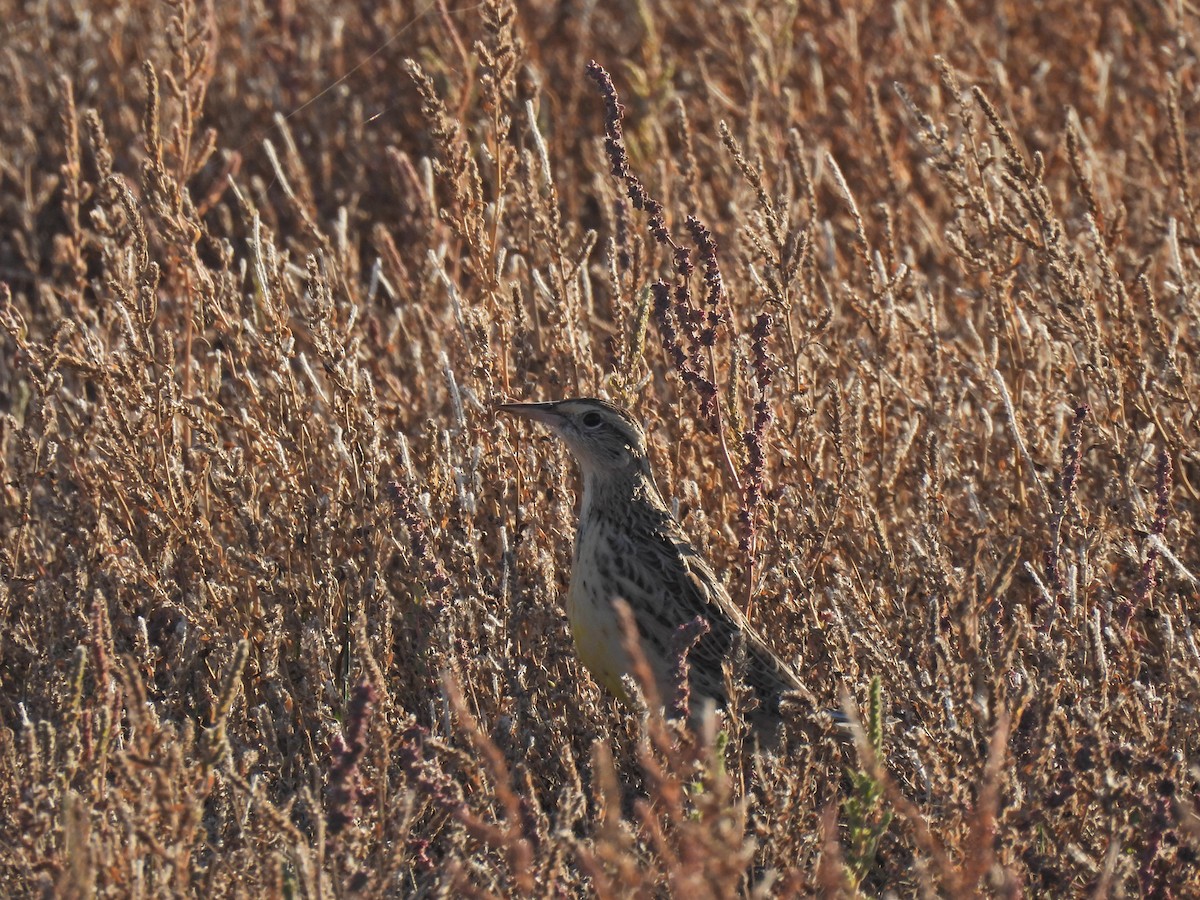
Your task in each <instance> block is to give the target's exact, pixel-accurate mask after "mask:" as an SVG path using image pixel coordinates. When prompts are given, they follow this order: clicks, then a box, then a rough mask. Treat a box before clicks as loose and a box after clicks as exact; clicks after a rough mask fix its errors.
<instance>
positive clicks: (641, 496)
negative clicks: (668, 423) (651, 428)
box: [498, 398, 813, 730]
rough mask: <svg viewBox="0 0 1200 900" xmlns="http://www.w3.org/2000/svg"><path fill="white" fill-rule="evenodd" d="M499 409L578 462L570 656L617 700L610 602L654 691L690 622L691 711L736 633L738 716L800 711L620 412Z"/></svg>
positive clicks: (597, 404)
mask: <svg viewBox="0 0 1200 900" xmlns="http://www.w3.org/2000/svg"><path fill="white" fill-rule="evenodd" d="M498 409H499V410H500V411H501V412H507V413H515V414H517V415H520V416H524V417H525V418H527V419H532V420H534V421H536V422H540V423H542V424H544V425H548V426H549V427H550V428H551V429H552V430H553V431H554V433H555V434H557V435H558V437H560V438H561V439H562V440H563V441H565V442H566V444H567V446H568V447H569V448H570V450H571V452H572V453H573V454H574V456H575V458H576V459H577V460H578V461H579V466H580V468H581V469H582V472H583V502H582V504H581V508H580V511H579V525H578V528H577V531H576V535H575V555H574V562H573V564H572V567H571V585H570V589H569V590H568V593H567V602H566V607H567V617H568V619H569V620H570V623H571V632H572V634H573V636H574V638H575V647H576V649H577V651H578V653H579V658H580V659H581V660H582V662H583V663H584V665H585V666H587V668H588V670H589V671H591V673H592V674H593V675H594V676H595V677H596V679H597V680H598V681H600V682H601V683H602V684H603V685H605V686H606V687H607V688H608V689H609V690H610V691H612V692H613V693H614V694H616V695H617V696H618V697H623V696H624V695H625V692H624V690H623V688H622V684H621V680H622V678H623V677H624V676H626V675H630V674H632V673H631V668H632V662H631V659H630V654H629V652H628V651H627V649H626V641H625V640H624V638H623V635H622V629H621V627H620V624H619V619H618V616H617V614H616V611H615V608H614V602H615V601H616V600H618V599H620V600H624V601H625V602H626V603H627V604H628V605H629V608H630V610H631V612H632V614H633V620H634V623H635V624H636V626H637V632H638V638H639V643H640V647H641V651H642V654H643V655H644V656H645V658H646V662H647V663H648V664H649V666H650V669H651V670H652V674H653V676H654V678H655V681H656V682H657V684H656V687H657V688H658V693H659V696H660V697H662V698H669V697H671V696H672V695H673V694H674V688H675V685H674V684H673V681H674V676H673V673H674V671H675V668H676V664H677V662H678V660H677V659H676V658H672V657H677V656H678V649H677V648H678V645H679V639H678V637H677V634H678V633H679V631H680V629H681V627H682V626H686V625H688V624H689V623H691V622H693V621H694V620H695V619H696V618H697V617H699V618H700V619H703V620H704V622H705V623H706V624H707V625H708V631H707V632H706V633H704V634H702V635H701V637H700V638H699V640H698V641H697V642H696V643H695V644H694V645H693V647H692V650H691V652H690V654H689V655H688V658H687V659H688V663H689V670H690V677H689V689H690V695H691V701H692V709H693V711H695V710H696V709H697V705H698V703H703V701H704V700H705V699H706V698H707V699H711V700H713V701H715V702H716V703H717V704H718V705H724V704H725V702H726V700H727V697H726V688H725V676H724V672H723V665H722V664H723V663H724V662H725V661H726V660H727V659H730V658H731V657H732V655H733V654H734V650H735V645H736V643H737V642H738V641H739V640H740V642H741V644H742V646H743V647H744V650H745V667H744V670H743V671H742V672H741V674H742V676H743V678H744V680H745V683H746V684H747V685H748V686H749V688H750V689H751V690H752V691H753V693H754V696H755V697H756V698H757V700H758V708H757V709H756V710H754V711H753V712H752V713H751V714H750V716H748V718H749V720H750V722H751V723H752V724H753V725H754V726H755V727H756V728H758V729H759V730H765V729H767V728H773V727H774V726H776V725H778V724H779V722H780V721H781V717H780V703H781V701H782V700H784V699H785V698H788V697H789V696H790V697H791V698H793V699H796V700H800V701H801V702H802V703H806V704H808V705H810V707H811V705H812V704H813V699H812V695H811V693H809V691H808V689H807V688H806V687H805V686H804V684H803V683H802V682H801V681H800V679H799V678H798V677H797V675H796V674H795V673H794V672H793V671H792V670H791V669H790V668H789V667H788V665H787V664H786V663H784V662H783V661H782V660H781V659H780V658H779V657H778V656H776V655H775V654H774V653H772V652H771V650H770V648H769V647H768V646H767V644H766V642H765V641H764V640H763V639H762V637H761V636H760V635H759V634H757V633H756V632H755V631H754V629H753V628H752V627H751V625H750V623H749V621H747V619H746V617H745V616H744V615H743V614H742V613H741V611H740V610H739V609H738V608H737V607H736V606H734V604H733V602H732V601H731V600H730V598H729V595H728V593H726V591H725V588H723V587H722V586H721V582H720V581H719V580H718V579H717V576H716V574H715V573H714V572H713V570H712V568H711V567H710V566H709V564H708V563H707V562H706V561H705V560H704V559H703V557H701V555H700V553H699V552H698V551H697V550H696V548H695V547H694V546H693V545H692V543H691V542H690V541H689V540H688V538H687V536H686V535H685V534H684V532H683V529H682V528H681V527H680V525H679V523H678V522H677V521H676V520H675V517H674V516H673V515H672V514H671V511H670V509H668V507H667V505H666V503H664V502H663V498H662V495H661V494H660V493H659V492H658V487H657V486H656V485H655V483H654V475H653V474H652V472H651V471H650V461H649V459H648V457H647V455H646V439H645V435H644V434H643V432H642V429H641V427H639V425H638V423H637V422H636V421H635V420H634V419H633V418H632V417H631V416H630V415H629V413H627V412H625V411H624V410H622V409H619V408H618V407H616V406H613V405H612V404H611V403H607V402H605V401H603V400H595V399H590V398H584V399H578V400H561V401H557V402H552V403H506V404H503V405H501V406H499V407H498Z"/></svg>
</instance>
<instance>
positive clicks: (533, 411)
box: [497, 397, 649, 479]
mask: <svg viewBox="0 0 1200 900" xmlns="http://www.w3.org/2000/svg"><path fill="white" fill-rule="evenodd" d="M497 410H498V411H499V412H507V413H514V414H515V415H518V416H524V417H525V418H527V419H532V420H533V421H535V422H541V423H542V424H543V425H546V426H548V427H549V428H550V429H551V430H552V431H553V432H554V433H555V434H556V435H558V436H559V437H560V438H562V440H563V441H564V442H565V443H566V445H567V446H568V447H569V448H570V449H571V452H572V453H573V454H575V458H576V459H577V460H579V466H580V468H581V469H582V470H583V475H584V478H585V479H587V478H592V477H599V478H606V477H613V476H620V475H624V474H634V473H636V472H644V473H645V474H647V475H648V474H649V468H648V463H647V460H646V436H645V435H644V434H643V433H642V429H641V427H640V426H639V425H638V423H637V422H636V421H635V420H634V418H633V417H632V416H630V415H629V413H627V412H625V410H623V409H621V408H619V407H617V406H613V405H612V404H611V403H608V402H606V401H604V400H596V399H594V398H591V397H584V398H580V399H577V400H556V401H553V402H551V403H504V404H501V405H500V406H498V407H497Z"/></svg>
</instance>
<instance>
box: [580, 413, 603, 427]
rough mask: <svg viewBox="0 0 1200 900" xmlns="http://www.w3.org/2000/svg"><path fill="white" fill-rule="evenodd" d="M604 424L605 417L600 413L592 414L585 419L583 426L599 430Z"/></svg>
mask: <svg viewBox="0 0 1200 900" xmlns="http://www.w3.org/2000/svg"><path fill="white" fill-rule="evenodd" d="M603 422H604V417H603V416H601V415H600V413H598V412H590V413H588V414H587V415H586V416H584V417H583V424H584V425H586V426H587V427H588V428H599V427H600V425H601V424H602V423H603Z"/></svg>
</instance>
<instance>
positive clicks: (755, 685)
mask: <svg viewBox="0 0 1200 900" xmlns="http://www.w3.org/2000/svg"><path fill="white" fill-rule="evenodd" d="M656 524H657V526H658V527H657V528H656V529H655V531H656V533H655V534H654V535H646V536H645V537H646V539H645V540H642V541H639V542H638V543H637V546H638V547H639V548H642V552H644V553H645V554H647V558H645V559H644V560H643V563H644V564H646V565H653V566H656V567H657V569H658V570H659V571H660V572H661V573H662V577H663V581H664V583H665V584H666V585H667V586H668V587H667V590H671V589H672V588H673V589H674V592H675V594H676V597H677V598H678V599H677V602H675V603H665V604H664V609H671V610H673V611H674V613H673V618H674V619H676V621H673V622H672V623H671V626H672V628H678V627H679V626H680V625H684V624H686V623H687V622H690V621H691V620H692V619H694V618H696V617H697V616H699V617H700V618H702V619H704V621H705V622H707V623H708V627H709V630H708V633H707V634H705V635H703V636H702V637H701V638H700V639H699V641H698V642H697V643H696V645H695V646H694V647H693V649H692V651H691V654H690V656H689V657H688V660H689V663H690V671H691V687H692V689H693V691H696V692H699V693H702V694H704V695H706V696H709V697H712V698H714V699H715V700H717V701H718V702H720V703H724V702H726V700H727V697H726V696H725V693H726V692H725V681H724V675H723V672H722V664H723V662H724V661H725V660H726V659H729V658H730V656H731V655H732V654H733V652H734V647H735V643H736V642H737V641H738V640H740V641H741V643H742V647H743V652H744V669H743V671H742V672H740V673H738V674H740V675H741V677H743V678H744V679H745V681H746V684H747V685H749V687H750V688H751V689H752V690H753V691H754V694H755V696H756V697H757V698H758V700H759V703H760V704H761V705H762V713H765V714H766V715H768V716H774V715H775V714H777V713H778V711H779V704H780V701H781V700H782V699H783V697H784V696H785V695H795V696H797V697H799V698H802V699H803V700H805V701H808V702H809V703H813V702H814V701H813V697H812V694H811V692H809V690H808V689H807V688H806V687H805V686H804V684H803V682H801V681H800V679H799V678H798V677H797V676H796V674H795V673H794V672H792V671H791V669H790V668H789V667H788V666H787V665H786V664H785V663H784V662H783V661H782V660H780V659H779V657H778V656H776V655H775V654H774V653H772V652H771V649H770V648H769V647H768V646H767V643H766V641H764V640H763V638H762V637H761V636H760V635H759V634H758V633H757V632H755V630H754V629H753V627H751V625H750V623H749V622H748V621H747V619H746V617H745V616H744V615H743V614H742V612H741V611H740V610H739V609H738V608H737V607H736V606H734V605H733V601H732V600H730V598H729V595H728V594H727V593H726V592H725V589H724V588H723V587H722V586H721V583H720V582H719V581H718V580H717V576H716V574H715V573H714V572H713V570H712V567H711V566H710V565H709V564H708V562H707V561H706V560H705V559H704V558H703V557H702V556H701V555H700V553H699V552H698V551H697V550H696V549H695V547H694V546H693V545H692V544H691V542H690V541H689V540H688V539H687V537H686V536H685V535H684V534H683V531H682V529H680V527H679V525H678V523H676V522H675V520H674V519H673V518H672V517H671V516H670V515H669V513H666V511H665V510H664V511H663V512H662V517H661V518H660V519H659V520H658V522H657V523H656Z"/></svg>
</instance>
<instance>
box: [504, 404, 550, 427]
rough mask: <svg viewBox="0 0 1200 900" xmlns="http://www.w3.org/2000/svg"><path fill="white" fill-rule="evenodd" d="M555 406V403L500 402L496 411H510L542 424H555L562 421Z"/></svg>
mask: <svg viewBox="0 0 1200 900" xmlns="http://www.w3.org/2000/svg"><path fill="white" fill-rule="evenodd" d="M556 406H558V404H557V403H501V404H499V405H498V406H497V407H496V412H503V413H512V414H513V415H516V416H523V417H524V418H526V419H532V420H533V421H535V422H541V423H542V424H544V425H557V424H559V423H560V422H562V416H561V415H560V414H559V413H557V412H555V407H556Z"/></svg>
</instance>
